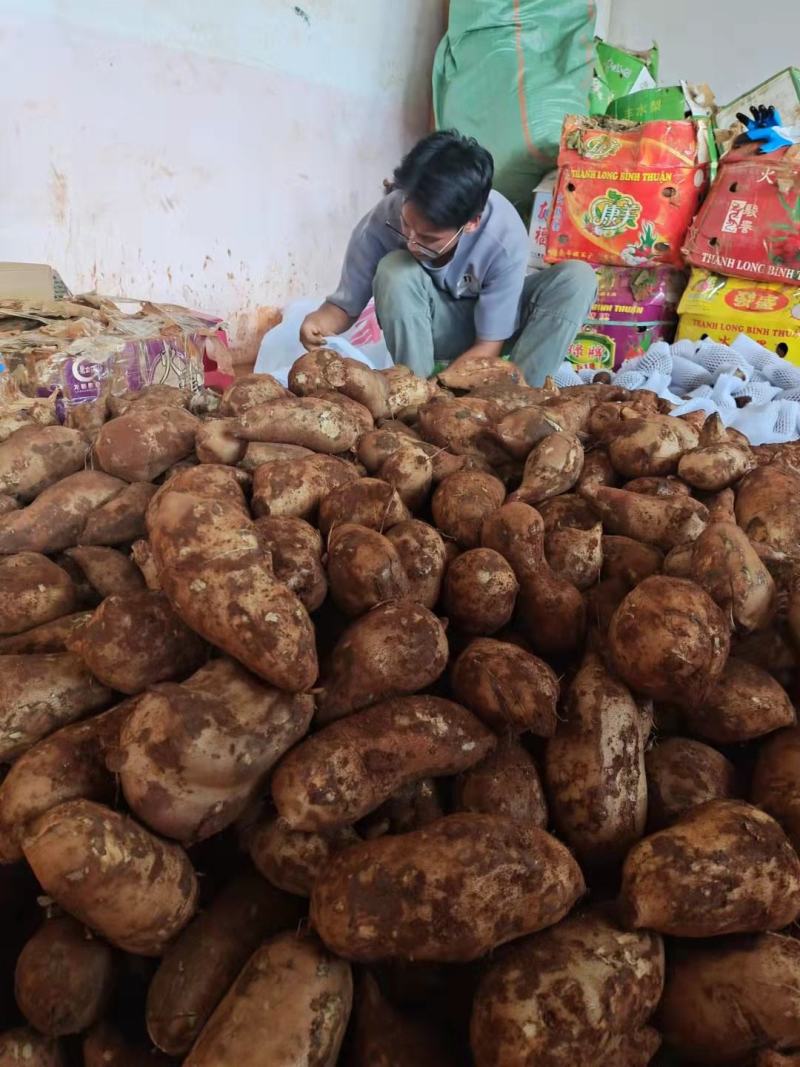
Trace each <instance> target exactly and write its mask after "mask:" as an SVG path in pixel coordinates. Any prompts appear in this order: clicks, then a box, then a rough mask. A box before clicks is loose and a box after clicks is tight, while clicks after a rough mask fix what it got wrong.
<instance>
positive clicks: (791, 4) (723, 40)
mask: <svg viewBox="0 0 800 1067" xmlns="http://www.w3.org/2000/svg"><path fill="white" fill-rule="evenodd" d="M609 2H610V4H611V10H610V21H609V29H608V39H609V40H610V41H612V42H613V43H615V44H626V45H628V46H629V47H631V48H647V47H649V45H650V44H651V43H652V42H653V40H656V41H658V44H659V49H660V52H661V76H660V82H661V84H662V85H675V84H677V82H678V81H679V80H680V79H681V78H686V80H687V81H690V82H708V84H709V85H710V86H711V88H712V90H713V91H714V93H715V95H716V98H717V102H718V103H721V104H727V103H729V102H730V101H731V100H733V99H734V98H735V97H737V96H739V95H740V94H741V93H743V92H746V90H748V89H751V88H752V87H753V86H754V85H757V84H758V83H759V82H761V81H764V79H765V78H768V77H769V76H770V75H771V74H774V73H775V72H776V71H778V70H781V69H782V68H783V67H788V66H792V65H794V66H800V0H609Z"/></svg>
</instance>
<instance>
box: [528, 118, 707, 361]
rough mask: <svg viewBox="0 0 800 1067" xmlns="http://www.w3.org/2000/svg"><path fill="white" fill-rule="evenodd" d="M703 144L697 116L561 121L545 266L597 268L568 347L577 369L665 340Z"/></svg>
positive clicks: (698, 187) (700, 183)
mask: <svg viewBox="0 0 800 1067" xmlns="http://www.w3.org/2000/svg"><path fill="white" fill-rule="evenodd" d="M706 145H707V139H706V130H705V120H700V121H699V122H693V121H691V120H678V121H657V122H646V123H643V124H641V125H638V124H636V123H632V122H628V121H623V120H615V119H609V118H606V117H588V116H580V115H569V116H567V118H566V119H565V121H564V129H563V132H562V138H561V149H560V152H559V158H558V162H559V171H558V181H557V185H556V191H555V195H554V200H553V206H552V210H551V214H550V220H549V227H548V234H547V247H546V253H545V260H546V262H548V263H557V262H560V261H561V260H564V259H583V260H585V261H586V262H589V263H592V264H593V265H594V266H595V267H596V269H597V272H598V297H597V301H596V302H595V304H594V306H593V308H592V311H591V313H590V320H589V321H588V322H587V323H586V324H585V328H584V330H583V331H582V332H581V334H580V335H579V336H578V337H577V338H576V340H575V342H574V344H573V345H572V347H571V349H570V359H571V360H572V361H573V362H574V363H576V364H577V365H578V366H580V367H581V368H594V369H599V370H606V369H612V368H614V367H618V366H619V365H620V364H621V363H622V361H623V360H625V359H630V358H631V357H633V356H637V355H641V354H642V353H643V352H645V351H647V348H648V347H649V345H650V344H652V342H653V341H655V340H661V339H666V340H672V338H673V337H674V333H675V326H676V322H677V300H678V298H679V296H680V292H681V290H682V288H683V284H684V282H685V277H684V275H683V257H682V254H681V246H682V244H683V241H684V238H685V236H686V232H687V230H688V228H689V224H690V223H691V221H692V219H693V217H694V215H695V213H696V211H697V208H698V206H699V203H700V198H701V196H702V193H703V191H704V189H705V187H706V185H707V180H708V155H707V152H706Z"/></svg>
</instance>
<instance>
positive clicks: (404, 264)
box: [372, 249, 427, 304]
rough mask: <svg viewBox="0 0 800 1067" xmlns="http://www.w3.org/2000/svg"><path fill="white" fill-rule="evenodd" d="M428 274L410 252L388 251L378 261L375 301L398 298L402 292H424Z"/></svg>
mask: <svg viewBox="0 0 800 1067" xmlns="http://www.w3.org/2000/svg"><path fill="white" fill-rule="evenodd" d="M426 280H427V275H426V274H425V271H424V270H423V269H422V267H421V266H420V265H419V263H417V261H416V260H415V259H414V257H413V256H412V255H411V253H410V252H406V251H405V250H404V249H398V250H397V251H396V252H388V253H387V254H386V255H385V256H384V257H383V259H382V260H381V261H380V262H379V263H378V268H377V270H376V271H375V279H374V281H373V283H372V287H373V291H374V293H375V302H376V304H380V303H381V302H382V301H383V300H386V299H391V300H393V301H394V300H396V299H397V297H398V295H399V294H400V293H401V292H424V288H425V282H426Z"/></svg>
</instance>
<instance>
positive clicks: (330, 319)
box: [314, 300, 356, 334]
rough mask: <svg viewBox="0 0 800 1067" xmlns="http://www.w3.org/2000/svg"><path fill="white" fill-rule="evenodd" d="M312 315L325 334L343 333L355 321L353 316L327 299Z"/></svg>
mask: <svg viewBox="0 0 800 1067" xmlns="http://www.w3.org/2000/svg"><path fill="white" fill-rule="evenodd" d="M314 317H315V319H316V320H317V322H318V323H319V325H320V326H321V327H322V329H323V330H324V332H325V333H326V334H337V333H344V332H345V331H346V330H349V329H350V327H351V326H352V325H353V323H354V322H355V321H356V319H355V317H354V316H352V315H348V314H347V312H346V311H344V310H343V309H342V308H340V307H337V305H336V304H330V303H328V301H327V300H326V301H325V303H324V304H322V306H321V307H320V308H319V309H318V310H317V311H315V312H314Z"/></svg>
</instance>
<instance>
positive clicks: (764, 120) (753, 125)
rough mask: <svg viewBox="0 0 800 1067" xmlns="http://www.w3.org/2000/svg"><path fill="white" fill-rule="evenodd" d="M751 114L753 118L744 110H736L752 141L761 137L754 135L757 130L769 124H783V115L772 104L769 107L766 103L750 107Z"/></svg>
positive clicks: (737, 116)
mask: <svg viewBox="0 0 800 1067" xmlns="http://www.w3.org/2000/svg"><path fill="white" fill-rule="evenodd" d="M750 114H751V115H752V116H753V117H752V118H751V119H749V118H748V117H747V115H745V114H744V112H742V111H737V112H736V118H737V119H738V120H739V122H741V124H742V125H743V126H744V127H745V131H746V136H747V137H749V138H750V140H751V141H757V140H759V139H760V138H758V137H753V136H752V134H753V133H754V132H755V131H756V130H763V129H766V128H767V127H769V126H780V124H781V117H780V115H779V114H778V112H777V111H776V110H775V108H774V107H772V106H770V107H767V106H766V105H765V104H759V105H758V106H757V107H751V108H750Z"/></svg>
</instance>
